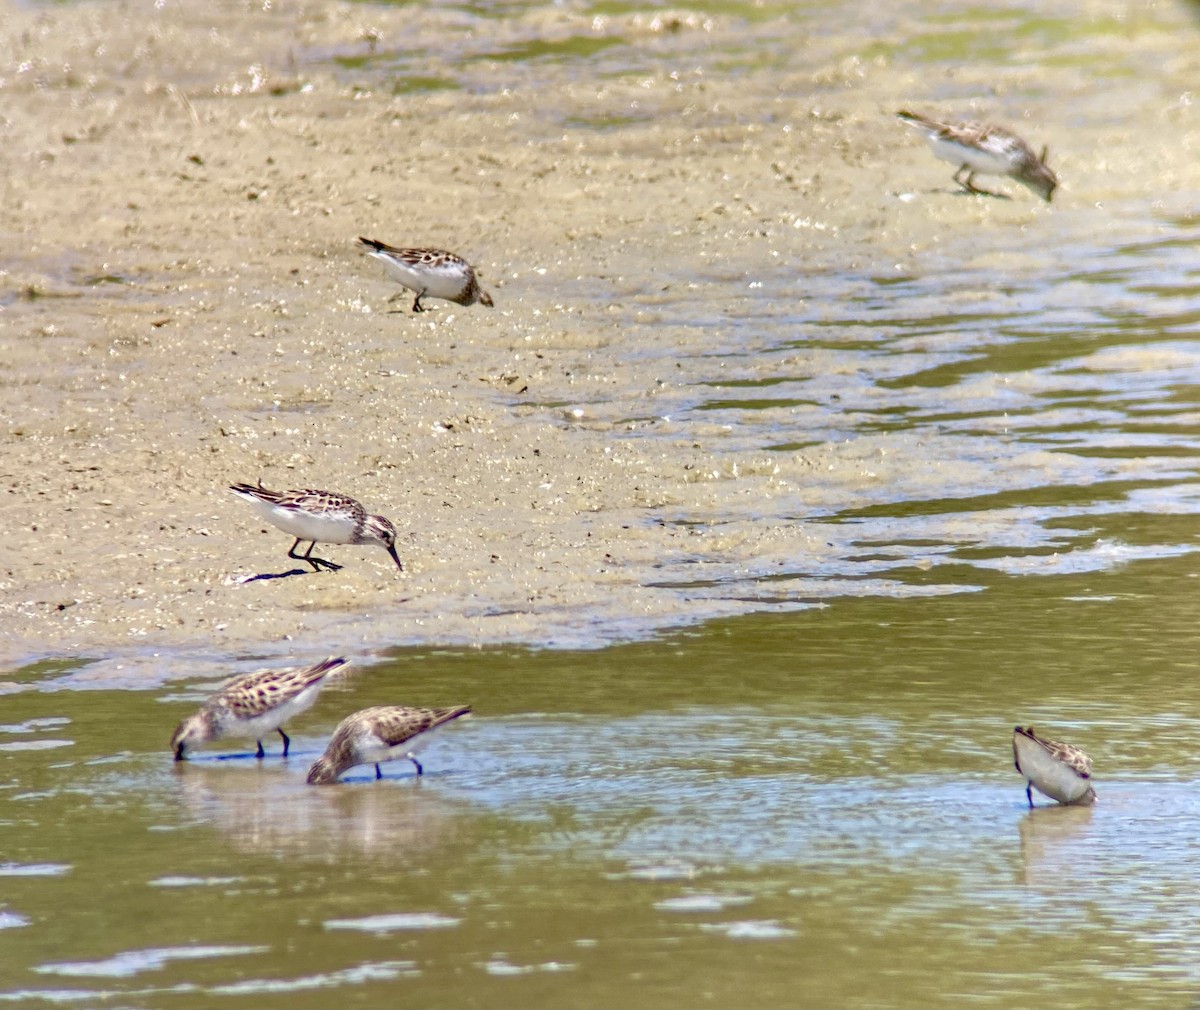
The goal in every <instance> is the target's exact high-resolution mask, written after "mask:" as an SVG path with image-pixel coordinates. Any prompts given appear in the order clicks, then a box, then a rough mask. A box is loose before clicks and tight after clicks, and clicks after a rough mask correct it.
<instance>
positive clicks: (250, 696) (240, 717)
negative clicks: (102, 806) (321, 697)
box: [171, 657, 346, 761]
mask: <svg viewBox="0 0 1200 1010" xmlns="http://www.w3.org/2000/svg"><path fill="white" fill-rule="evenodd" d="M345 665H346V660H344V659H341V658H340V657H339V658H335V657H330V658H329V659H326V660H324V661H323V662H320V663H317V664H316V665H315V666H307V667H305V666H289V667H286V668H284V669H282V670H259V671H257V672H256V673H247V674H244V675H243V676H240V677H234V678H233V679H231V680H228V681H226V682H225V683H224V684H222V685H221V687H220V689H219V690H218V691H217V692H216V694H214V695H213V696H212V697H211V698H209V699H208V701H206V702H205V703H204V707H203V708H201V709H200V711H199V712H197V713H196V714H195V715H191V716H188V718H186V719H184V720H183V722H181V723H180V724H179V726H178V727H177V728H176V730H175V733H174V735H173V736H172V737H171V750H173V751H174V752H175V760H176V761H182V760H183V759H184V758H186V757H187V754H188V752H189V751H191V750H194V749H195V748H197V747H200V746H202V745H204V744H206V743H209V742H210V741H212V740H216V739H217V738H218V737H221V736H225V735H226V734H231V735H233V736H247V737H252V738H254V739H255V740H257V741H258V753H257V754H256V755H255V757H259V758H261V757H264V756H265V754H266V752H265V751H264V750H263V745H262V738H263V737H264V736H265V735H266V734H267V733H270V732H271V730H275V731H276V732H277V733H278V734H279V735H280V736H281V737H283V756H284V757H287V753H288V747H289V746H290V745H291V740H290V739H289V738H288V735H287V734H286V733H285V732H284V731H283V724H284V723H285V722H287V721H289V720H290V719H292V718H293V717H294V716H297V715H299V714H300V713H301V712H303V711H305V710H306V709H309V708H311V707H312V704H313V702H315V701H316V700H317V695H318V694H320V692H321V688H322V687H324V686H325V678H326V677H327V676H328V675H329V674H331V673H332V672H333V671H334V670H337V669H339V668H340V667H343V666H345Z"/></svg>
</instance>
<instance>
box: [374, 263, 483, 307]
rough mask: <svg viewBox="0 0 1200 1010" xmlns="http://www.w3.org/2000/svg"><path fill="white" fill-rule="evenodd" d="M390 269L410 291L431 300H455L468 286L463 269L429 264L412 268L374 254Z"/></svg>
mask: <svg viewBox="0 0 1200 1010" xmlns="http://www.w3.org/2000/svg"><path fill="white" fill-rule="evenodd" d="M371 255H372V256H374V257H375V258H376V259H378V260H382V261H383V264H384V265H385V266H386V267H387V268H388V272H389V273H390V274H391V275H392V276H393V277H395V278H396V280H398V281H399V282H400V283H401V284H403V285H404V286H405V287H406V288H408V289H409V290H410V291H416V292H424V293H425V294H426V295H428V296H429V297H431V298H445V299H451V300H452V299H454V298H457V297H458V295H459V294H461V292H462V289H463V288H464V287H465V286H466V275H465V273H464V271H463V270H462V268H460V267H451V268H445V267H442V268H439V267H435V266H431V265H428V264H422V265H421V266H420V267H412V266H409V265H408V264H407V263H405V262H403V261H401V260H398V259H396V258H394V257H392V256H388V255H385V254H383V253H372V254H371Z"/></svg>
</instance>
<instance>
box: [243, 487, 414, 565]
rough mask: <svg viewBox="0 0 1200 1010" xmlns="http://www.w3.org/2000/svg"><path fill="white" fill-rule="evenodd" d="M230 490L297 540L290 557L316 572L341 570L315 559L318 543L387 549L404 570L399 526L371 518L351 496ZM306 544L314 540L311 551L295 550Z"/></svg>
mask: <svg viewBox="0 0 1200 1010" xmlns="http://www.w3.org/2000/svg"><path fill="white" fill-rule="evenodd" d="M229 490H230V491H232V492H233V493H234V494H236V495H237V496H238V497H239V498H244V499H245V500H246V501H248V502H249V503H250V504H251V505H253V506H254V507H255V508H256V509H257V510H258V513H259V515H261V516H262V517H263V518H264V519H265V520H266V521H267V522H269V523H272V524H274V525H275V526H278V527H279V528H280V529H281V530H283V531H284V532H285V533H288V534H290V535H291V536H293V537H295V538H296V542H295V543H294V544H292V548H291V550H289V551H288V557H289V558H295V559H296V560H297V561H307V562H308V563H309V564H310V565H312V569H313V571H314V572H319V571H320V570H321V569H322V568H325V569H327V570H329V571H331V572H336V571H338V570H339V569H340V568H341V567H342V566H341V565H335V564H334V563H333V562H332V561H326V560H325V559H324V558H314V557H313V556H312V552H313V548H315V547H316V546H317V544H318V543H322V544H374V545H376V546H377V547H382V548H383V549H384V550H386V551H387V552H388V554H390V555H391V556H392V560H393V561H395V562H396V567H397V568H399V569H400V571H404V565H403V564H401V563H400V557H399V556H398V555H397V554H396V527H395V526H393V525H392V521H391V520H390V519H386V518H384V517H383V516H373V515H368V514H367V510H366V509H365V508H363V506H362V503H361V502H359V501H357V500H355V499H354V498H351V497H350V496H349V495H344V494H337V493H336V492H334V491H310V490H297V491H269V490H268V489H267V488H265V487H263V486H262V484H261V483H260V484H259V485H258V487H255V486H254V485H252V484H233V485H231V486H230V488H229ZM305 541H311V543H310V544H309V545H308V550H307V551H305V552H304V553H303V554H297V553H296V548H297V547H299V546H300V545H301V544H302V543H304V542H305Z"/></svg>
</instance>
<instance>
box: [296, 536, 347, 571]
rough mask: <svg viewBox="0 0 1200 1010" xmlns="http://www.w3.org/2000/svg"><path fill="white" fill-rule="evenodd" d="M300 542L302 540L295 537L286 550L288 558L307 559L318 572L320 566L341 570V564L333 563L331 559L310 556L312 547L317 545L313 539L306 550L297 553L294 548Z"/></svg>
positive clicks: (331, 569)
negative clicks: (294, 540)
mask: <svg viewBox="0 0 1200 1010" xmlns="http://www.w3.org/2000/svg"><path fill="white" fill-rule="evenodd" d="M302 543H304V541H303V540H301V539H300V538H299V537H297V538H296V542H295V543H294V544H292V549H291V550H290V551H288V557H289V558H295V559H296V560H297V561H307V562H308V563H309V564H310V565H312V570H313V571H314V572H319V571H320V570H321V569H322V567H324V568H326V569H327V570H329V571H331V572H338V571H341V568H342V566H341V565H335V564H334V563H333V562H332V561H326V560H325V559H324V558H314V557H313V556H312V552H313V549H314V548H315V547H316V546H317V542H316V541H315V540H313V541H312V542H311V543H309V545H308V550H307V551H305V552H304V553H303V554H297V553H296V548H297V547H299V546H300V545H301V544H302Z"/></svg>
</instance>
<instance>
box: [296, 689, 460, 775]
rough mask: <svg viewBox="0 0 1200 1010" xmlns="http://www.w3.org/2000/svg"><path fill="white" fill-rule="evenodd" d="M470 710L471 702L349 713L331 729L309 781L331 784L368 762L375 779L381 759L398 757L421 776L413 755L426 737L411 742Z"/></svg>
mask: <svg viewBox="0 0 1200 1010" xmlns="http://www.w3.org/2000/svg"><path fill="white" fill-rule="evenodd" d="M470 711H471V706H470V705H459V706H457V707H456V708H404V707H403V706H398V705H382V706H379V707H377V708H364V709H362V710H361V711H359V712H355V713H354V714H353V715H348V716H346V718H345V719H343V720H342V721H341V722H340V723H338V726H337V729H335V730H334V731H333V736H332V738H331V739H330V741H329V746H328V747H326V748H325V753H324V754H322V755H321V756H320V757H319V758H317V760H316V761H314V762H313V766H312V767H311V768H310V769H309V770H308V783H309V785H331V784H333V783H334V782H336V781H337V779H338V776H339V775H341V774H342V772H344V771H346V770H347V769H350V768H353V767H354V766H355V765H368V764H373V765H375V778H376V779H381V778H383V772H381V771H380V770H379V764H380V762H382V761H397V760H399V759H400V758H408V760H409V761H411V762H412V763H413V764H414V765H416V766H417V774H418V775H423V774H424V773H425V769H424V768H422V767H421V762H420V761H418V760H417V759H416V756H415V755H416V751H417V750H418V749H419V748H420V747H422V746H424V744H425V743H426V742H427V740H422V741H421V742H420V743H418V744H413V743H411V741H412V740H413V739H414V738H415V737H418V736H420V735H421V734H423V733H429V732H430V731H431V730H434V729H437V728H438V727H439V726H441V725H443V724H444V723H447V722H450V720H452V719H457V718H459V717H460V716H464V715H466V714H467V713H468V712H470Z"/></svg>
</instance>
